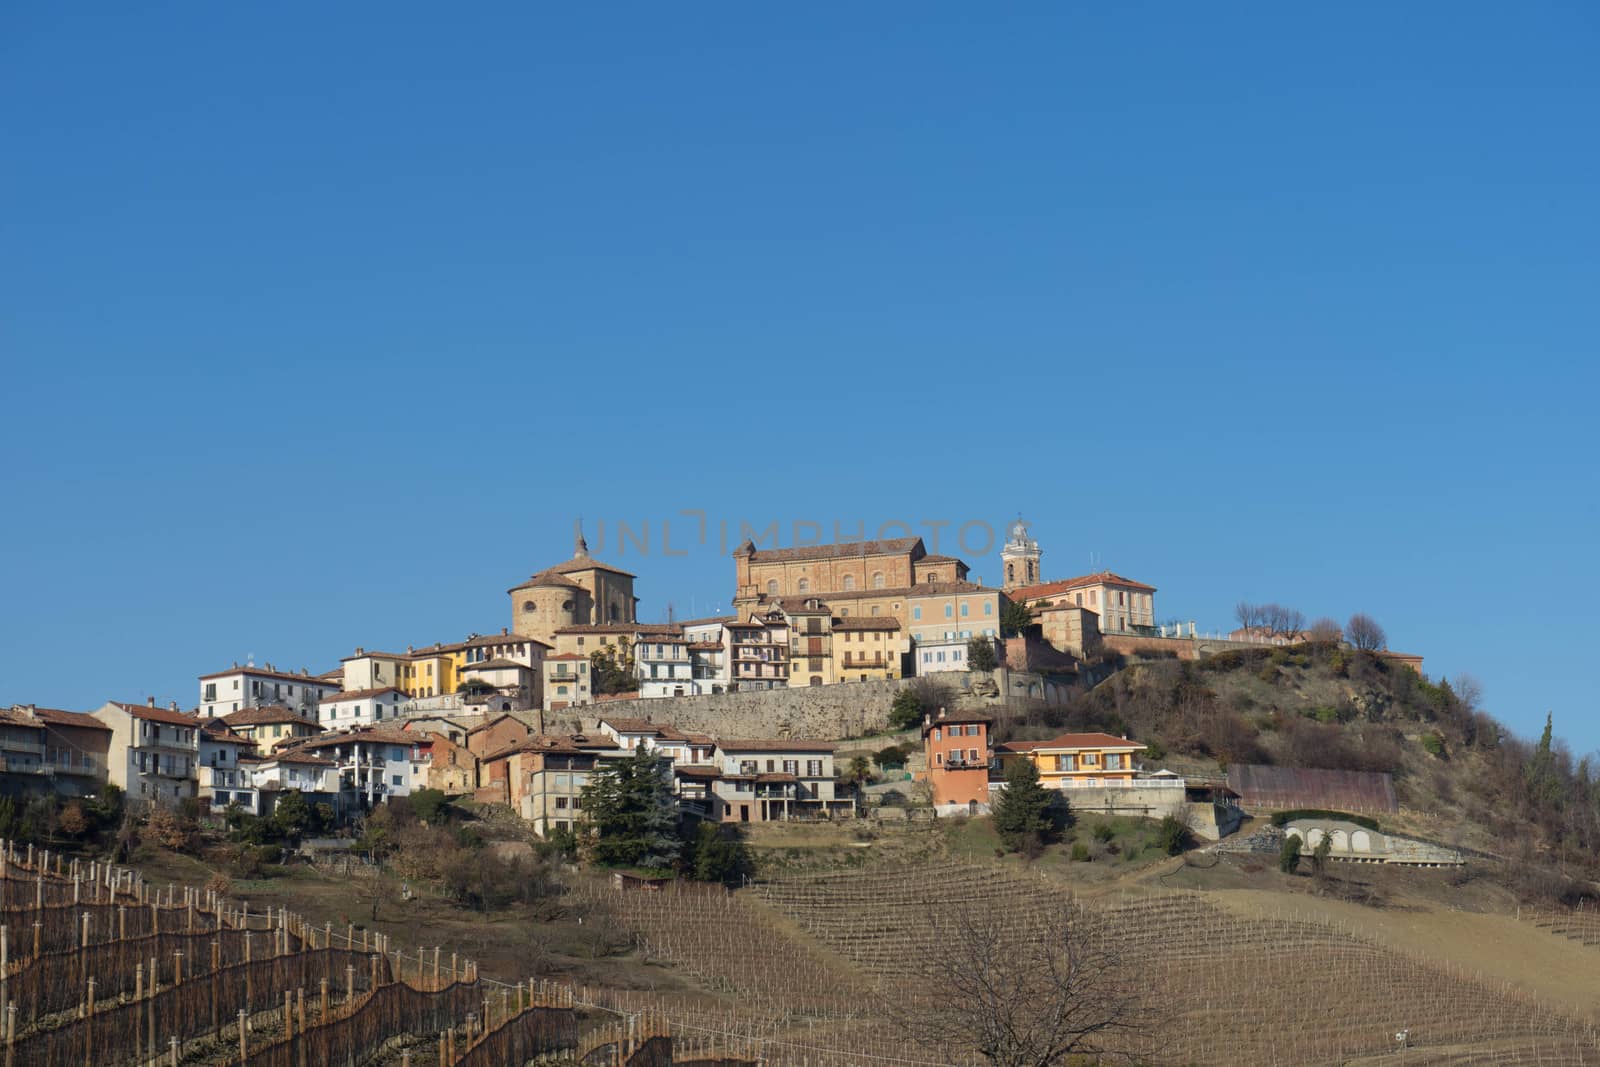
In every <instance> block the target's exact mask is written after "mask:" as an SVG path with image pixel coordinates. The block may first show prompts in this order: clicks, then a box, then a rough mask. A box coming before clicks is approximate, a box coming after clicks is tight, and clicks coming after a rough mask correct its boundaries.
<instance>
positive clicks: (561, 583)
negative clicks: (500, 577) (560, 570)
mask: <svg viewBox="0 0 1600 1067" xmlns="http://www.w3.org/2000/svg"><path fill="white" fill-rule="evenodd" d="M543 588H555V589H582V588H583V586H581V585H579V584H578V583H577V582H575V581H573V580H572V579H571V578H563V577H562V576H561V575H559V574H553V573H551V572H550V571H541V572H539V573H538V574H535V575H534V576H533V577H532V578H529V579H528V580H527V581H525V582H523V583H522V584H521V585H516V586H512V587H511V588H510V589H508V590H506V592H508V593H515V592H516V591H517V590H518V589H543Z"/></svg>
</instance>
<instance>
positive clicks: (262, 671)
mask: <svg viewBox="0 0 1600 1067" xmlns="http://www.w3.org/2000/svg"><path fill="white" fill-rule="evenodd" d="M235 674H248V675H250V677H252V678H279V679H282V680H283V681H285V682H300V683H302V684H310V685H326V684H327V683H326V682H325V681H323V678H322V675H320V674H309V673H301V674H294V673H292V672H290V671H274V670H268V669H267V668H265V667H239V666H235V667H233V668H232V669H231V670H226V671H213V672H212V673H210V674H202V675H201V676H200V680H201V681H202V682H204V681H207V680H208V679H211V678H227V677H229V676H231V675H235Z"/></svg>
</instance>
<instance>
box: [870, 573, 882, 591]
mask: <svg viewBox="0 0 1600 1067" xmlns="http://www.w3.org/2000/svg"><path fill="white" fill-rule="evenodd" d="M872 588H874V589H882V588H883V572H882V571H873V572H872Z"/></svg>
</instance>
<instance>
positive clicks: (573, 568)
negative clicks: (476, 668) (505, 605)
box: [507, 533, 639, 652]
mask: <svg viewBox="0 0 1600 1067" xmlns="http://www.w3.org/2000/svg"><path fill="white" fill-rule="evenodd" d="M633 579H634V576H633V575H632V574H629V573H628V572H627V571H625V570H622V569H621V568H619V567H613V566H611V565H610V564H607V563H601V562H600V561H599V560H597V559H594V558H592V557H591V556H590V555H589V545H588V543H587V542H586V541H584V539H583V535H582V534H581V533H580V534H578V535H577V540H576V544H575V545H574V552H573V556H572V558H571V559H569V560H567V562H565V563H558V564H556V565H555V566H554V567H549V568H547V569H545V570H542V571H540V572H539V573H538V574H535V575H533V576H532V577H531V578H529V579H528V580H527V581H525V582H523V583H522V584H521V585H517V586H513V587H512V588H511V589H509V590H507V593H508V594H509V595H510V597H511V629H512V631H513V632H514V633H518V634H521V635H523V636H525V637H532V638H534V639H536V640H539V641H543V642H544V643H545V644H547V645H556V644H557V642H556V641H555V640H554V635H555V633H556V631H558V630H560V629H562V628H563V627H568V626H583V625H595V624H618V623H632V622H635V621H637V619H638V617H639V615H638V610H639V600H638V598H637V597H635V596H634V595H633ZM556 651H557V652H560V651H561V649H560V647H559V646H558V647H557V648H556Z"/></svg>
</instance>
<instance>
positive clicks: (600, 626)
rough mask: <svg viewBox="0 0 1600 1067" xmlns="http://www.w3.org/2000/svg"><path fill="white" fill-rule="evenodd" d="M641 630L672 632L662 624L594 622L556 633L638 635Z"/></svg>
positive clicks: (570, 627) (565, 628)
mask: <svg viewBox="0 0 1600 1067" xmlns="http://www.w3.org/2000/svg"><path fill="white" fill-rule="evenodd" d="M640 630H649V631H650V632H651V633H655V632H656V631H657V630H660V631H661V632H663V633H667V632H670V630H669V629H668V628H667V627H664V626H663V625H662V624H660V623H637V622H592V623H579V624H577V625H574V626H563V627H561V628H560V629H559V630H557V631H556V633H557V634H558V635H559V634H632V633H637V632H639V631H640Z"/></svg>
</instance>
